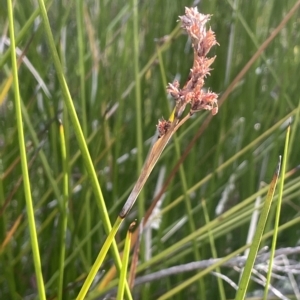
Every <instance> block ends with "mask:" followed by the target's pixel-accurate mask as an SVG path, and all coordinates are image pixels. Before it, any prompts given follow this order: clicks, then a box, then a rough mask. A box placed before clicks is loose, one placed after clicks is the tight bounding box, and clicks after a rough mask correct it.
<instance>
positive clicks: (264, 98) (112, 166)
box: [0, 0, 300, 299]
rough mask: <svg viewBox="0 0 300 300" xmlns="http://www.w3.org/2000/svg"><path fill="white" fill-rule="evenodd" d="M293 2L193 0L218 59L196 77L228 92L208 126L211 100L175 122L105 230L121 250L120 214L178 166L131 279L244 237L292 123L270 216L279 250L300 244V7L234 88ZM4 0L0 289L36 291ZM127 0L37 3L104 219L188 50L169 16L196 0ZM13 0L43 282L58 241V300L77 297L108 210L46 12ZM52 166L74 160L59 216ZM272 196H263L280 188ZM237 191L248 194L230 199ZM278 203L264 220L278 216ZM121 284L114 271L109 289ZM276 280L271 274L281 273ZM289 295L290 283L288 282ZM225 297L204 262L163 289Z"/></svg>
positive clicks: (133, 172) (144, 292)
mask: <svg viewBox="0 0 300 300" xmlns="http://www.w3.org/2000/svg"><path fill="white" fill-rule="evenodd" d="M296 2H297V1H295V0H285V1H278V0H266V1H245V0H243V1H235V2H234V1H230V0H227V1H223V0H222V1H221V0H215V1H212V0H202V1H201V3H200V4H199V5H198V9H199V11H200V12H202V13H205V14H212V15H213V16H212V18H211V21H210V22H209V25H210V26H211V27H212V29H213V30H214V31H215V33H216V38H217V41H218V42H219V44H220V46H217V47H214V48H213V49H212V51H211V52H210V53H209V56H214V55H216V56H217V57H216V60H215V62H214V63H213V65H212V68H213V70H212V71H211V76H210V77H208V78H207V81H206V84H205V86H206V87H207V88H210V89H211V90H212V91H213V92H216V93H219V94H220V97H222V95H223V93H224V92H225V91H227V92H230V93H228V96H227V97H226V99H224V101H223V103H222V105H221V106H220V108H219V113H218V114H217V115H216V116H214V117H213V118H212V119H211V120H210V123H209V124H208V126H203V124H206V122H207V118H208V117H209V113H206V112H201V113H198V114H197V115H195V116H194V117H193V118H192V119H191V120H189V121H188V122H187V123H186V124H184V126H183V127H182V128H180V130H179V131H178V132H177V133H176V136H175V137H174V138H173V139H172V141H171V142H170V143H169V145H168V146H167V148H166V150H165V151H164V153H163V155H162V157H161V158H160V160H159V162H158V164H157V165H156V167H155V169H154V171H153V172H152V174H151V176H150V178H149V180H148V181H147V183H146V185H145V188H144V189H143V192H142V194H141V195H140V197H139V199H138V201H137V203H136V204H135V206H134V207H133V209H132V211H131V213H130V214H129V216H128V218H127V219H126V220H125V222H124V223H123V224H122V226H121V228H120V230H119V231H118V233H117V236H116V240H117V243H118V245H119V249H120V251H121V250H122V249H123V246H124V238H125V236H126V232H127V229H128V226H129V224H130V223H131V222H132V221H133V220H134V219H137V220H138V222H140V221H141V220H142V218H143V216H144V215H145V212H146V210H147V209H148V207H149V206H150V204H151V202H152V200H153V198H154V195H155V191H156V190H160V189H161V187H162V185H163V183H164V182H165V181H166V180H167V178H168V177H169V176H171V175H172V176H173V175H174V177H173V179H172V180H171V181H170V183H169V184H168V185H167V189H166V192H165V194H164V200H163V202H162V204H161V208H162V209H163V210H162V216H161V223H160V225H159V227H158V229H157V230H152V236H151V237H150V238H149V237H144V238H143V239H142V242H141V249H140V255H139V266H138V273H137V275H136V276H137V277H139V276H142V275H145V274H150V273H152V272H155V271H159V270H163V269H165V268H169V267H171V266H175V265H179V264H186V263H189V262H193V261H198V260H204V259H209V258H212V257H224V256H226V255H228V254H230V253H232V252H234V251H235V250H237V249H239V248H240V247H242V246H244V245H245V244H246V238H247V234H248V231H249V223H250V220H251V217H252V216H253V207H254V203H255V200H256V198H257V197H258V196H261V197H262V199H264V198H265V196H266V192H267V188H266V187H265V186H266V184H268V183H270V181H271V180H272V177H273V174H274V170H275V167H276V165H277V162H278V157H279V155H283V149H284V140H285V135H286V128H287V125H288V123H289V122H291V140H290V148H289V153H288V163H287V169H286V170H287V173H286V174H287V175H288V178H287V179H286V186H285V189H284V193H283V199H282V201H283V203H282V211H281V218H280V224H279V225H280V226H282V225H285V227H284V228H282V229H280V228H279V233H278V242H277V246H276V248H282V247H295V246H297V244H298V243H299V234H300V232H299V221H300V218H299V191H300V189H299V186H298V185H299V171H298V169H296V167H297V166H298V165H299V157H300V156H299V153H300V148H299V110H298V106H299V100H300V96H299V95H300V84H299V74H300V64H299V62H300V48H299V47H300V46H299V45H300V30H299V27H300V10H299V8H298V10H297V11H296V12H295V13H294V14H293V16H292V17H291V18H290V19H289V21H288V22H287V23H286V25H285V26H284V27H283V28H282V29H281V30H280V32H279V33H278V34H277V35H276V36H275V38H274V39H273V40H272V41H271V42H270V43H269V44H268V45H267V47H266V49H265V51H260V52H259V55H258V58H257V59H256V60H255V62H254V63H253V64H252V65H251V66H250V67H248V68H246V69H245V71H246V72H245V74H244V75H243V76H241V77H240V78H239V79H238V80H237V81H236V82H235V84H234V85H233V86H231V84H232V83H233V82H234V79H235V78H236V76H237V75H238V74H239V73H240V71H241V70H242V69H243V68H244V67H245V66H246V65H247V63H248V62H249V61H250V59H251V57H252V56H253V55H254V54H255V53H256V51H257V50H258V49H259V47H260V46H261V45H262V44H263V43H264V42H265V41H266V40H267V38H268V37H269V36H270V35H271V33H272V32H273V31H274V29H275V28H276V27H277V26H278V25H279V24H280V22H282V21H283V20H284V19H285V17H286V15H287V13H288V12H289V11H290V9H291V8H292V7H293V6H294V5H295V4H296ZM1 3H2V4H1V6H2V7H3V9H1V10H0V29H1V36H2V38H3V40H2V41H1V49H0V50H1V53H0V79H1V81H0V87H1V90H0V92H1V98H0V101H1V104H0V105H1V106H0V175H1V177H0V205H1V207H0V208H1V215H0V236H1V239H0V240H1V248H0V251H1V252H0V254H1V256H0V269H1V274H0V297H1V298H3V299H35V298H38V296H37V295H38V293H37V287H36V278H35V277H36V275H35V271H34V264H33V254H32V248H31V243H30V231H29V225H28V218H27V214H26V202H25V196H24V195H25V192H24V187H23V181H22V179H23V175H22V170H21V163H20V146H19V142H18V134H17V133H18V131H17V123H16V113H15V102H14V97H15V93H14V92H13V88H12V85H11V82H10V79H11V78H12V64H11V57H10V52H9V47H8V43H9V31H8V6H7V4H6V2H5V1H1ZM134 5H135V2H134V1H131V2H130V1H119V0H117V1H102V0H99V1H56V0H53V1H51V0H49V1H47V2H46V6H47V11H48V17H49V20H50V25H51V29H52V34H53V37H54V41H55V45H56V48H57V51H58V53H59V56H60V61H61V65H62V69H63V72H64V76H65V79H66V83H67V86H68V88H69V91H70V94H71V97H72V100H73V103H74V106H75V109H76V112H77V115H78V118H79V121H80V124H81V127H82V130H83V134H84V137H85V140H86V141H87V143H88V149H89V152H90V155H91V158H92V161H93V163H94V167H95V170H96V172H97V176H98V180H99V183H100V186H101V190H102V193H103V198H104V200H105V204H106V207H107V210H108V212H109V218H110V220H111V223H114V221H115V220H116V218H117V216H118V213H119V211H120V209H121V208H122V205H123V204H124V202H125V200H126V197H127V196H128V194H129V192H130V190H131V188H132V187H133V185H134V183H135V181H136V179H137V177H138V175H139V173H140V169H141V166H142V164H143V161H144V160H145V158H146V157H147V152H148V150H149V149H150V146H151V143H152V142H153V141H154V140H155V130H156V124H157V120H158V119H159V118H161V117H162V116H164V117H165V118H168V116H169V115H170V112H171V109H172V108H173V106H174V103H173V101H172V99H170V98H169V97H168V96H167V94H166V85H167V83H168V82H173V80H174V79H175V78H177V79H178V80H179V81H180V83H181V86H183V84H184V83H185V81H186V79H187V76H188V73H189V70H190V68H191V67H192V61H193V51H192V48H191V45H190V42H189V41H188V39H187V36H186V35H185V34H182V31H181V30H180V29H179V23H178V22H177V20H178V16H179V15H183V14H184V7H185V6H192V2H189V1H188V2H187V1H181V0H180V1H179V0H178V1H174V0H164V1H158V0H152V1H139V3H138V15H137V16H136V15H134V14H133V6H134ZM13 6H14V20H13V22H14V26H15V36H16V43H17V47H18V49H19V50H20V52H22V51H24V58H25V57H26V59H27V61H23V62H22V63H21V64H20V66H19V69H18V77H19V90H20V96H21V103H22V115H23V125H24V133H23V136H24V139H25V143H26V154H27V159H28V172H29V179H30V185H31V196H32V201H33V208H34V216H35V224H36V230H37V238H38V244H39V251H40V257H41V264H42V272H43V279H44V284H45V290H46V293H47V296H48V298H49V299H53V298H54V297H57V295H58V287H59V283H58V280H59V279H58V278H59V277H58V274H59V273H60V270H61V269H60V266H61V252H60V251H61V247H62V245H63V244H65V251H66V252H65V259H66V261H65V270H64V279H63V284H62V286H61V287H60V288H62V295H63V296H62V299H74V298H75V297H76V295H77V294H78V292H79V290H80V288H81V286H82V283H83V280H84V278H85V276H86V274H87V273H88V272H89V270H90V268H91V266H92V264H93V263H94V261H95V258H96V256H97V255H98V253H99V250H100V248H101V247H102V245H103V243H104V241H105V238H106V231H105V226H103V223H102V221H103V220H102V214H103V213H104V212H103V211H99V205H98V204H97V201H96V200H95V194H94V192H93V189H92V185H91V182H90V180H89V178H88V172H87V171H86V168H85V163H84V159H83V157H82V155H81V152H80V150H79V149H80V147H79V143H78V140H77V139H76V135H75V131H76V130H74V124H73V123H72V120H71V119H70V118H69V116H68V109H67V107H66V106H65V104H64V101H63V99H64V97H65V95H64V93H63V92H62V88H61V84H60V83H59V80H58V77H57V70H56V69H55V67H54V64H53V57H52V56H51V52H50V49H49V43H48V40H47V37H46V33H45V27H44V26H43V22H42V18H41V17H36V18H33V20H34V21H33V22H30V19H31V18H32V16H33V13H34V11H35V10H36V9H38V5H37V3H36V1H29V0H25V1H16V2H15V3H14V4H13ZM234 7H236V9H234ZM134 20H135V21H137V27H136V29H137V31H135V30H134ZM25 25H26V26H27V25H28V26H27V27H25ZM136 33H138V34H136ZM169 35H171V38H168V36H169ZM163 37H165V39H162V38H163ZM135 45H137V46H138V54H137V53H136V51H134V49H136V48H135ZM18 57H19V56H18ZM136 61H138V65H136V64H135V62H136ZM230 86H231V88H230V90H228V87H230ZM6 88H8V90H7V92H5V91H6ZM58 119H61V120H62V121H63V128H64V134H65V140H66V155H67V159H66V160H67V162H68V164H67V166H66V168H65V170H64V169H63V165H64V161H63V160H62V155H61V145H62V140H61V137H60V131H59V123H58ZM200 133H201V134H200ZM195 137H197V138H195ZM191 142H192V144H190V143H191ZM191 145H192V147H190V146H191ZM187 149H189V150H188V155H187V156H184V160H183V161H182V164H181V165H180V168H179V170H178V171H174V167H175V166H176V164H177V163H178V162H179V161H180V160H181V159H182V157H183V154H184V153H185V152H186V151H187ZM63 173H64V174H69V196H68V210H67V212H68V213H67V214H66V211H65V210H64V208H63V207H64V204H63V194H64V192H65V190H64V188H65V187H64V186H63V177H62V174H63ZM160 174H162V176H163V178H162V180H159V178H160ZM276 195H277V193H275V197H274V200H277V199H278V198H277V196H276ZM225 196H226V199H227V200H226V203H225V205H224V207H223V209H222V213H223V212H225V211H227V213H226V214H225V215H222V217H221V216H218V215H216V208H217V207H219V206H218V205H219V204H220V200H221V198H224V197H225ZM204 203H205V205H204ZM240 203H244V204H245V205H244V206H237V205H238V204H240ZM235 208H237V209H235ZM274 208H275V206H274V207H272V208H271V212H270V215H269V219H268V222H267V225H266V229H265V233H268V232H270V231H271V230H272V229H273V227H274V225H273V224H274V218H275V210H274ZM66 220H67V229H66V238H65V239H64V238H63V233H64V224H65V223H64V222H66ZM200 229H203V230H200ZM192 234H193V235H192ZM271 237H272V235H269V237H268V238H266V239H263V242H262V244H263V245H265V246H270V245H271V239H270V238H271ZM150 248H151V252H152V253H151V255H150V254H149V252H148V251H149V249H150ZM111 254H112V253H110V252H109V253H108V256H107V257H106V260H105V262H104V264H103V266H102V267H101V270H100V273H99V278H98V280H100V279H101V276H103V275H104V274H105V271H108V270H109V269H110V268H111V266H112V265H113V264H114V261H113V259H112V257H113V256H112V255H111ZM241 254H243V252H241ZM148 255H150V256H151V258H149V257H148ZM297 257H298V258H299V256H293V258H294V259H297ZM218 271H220V270H218ZM199 272H200V271H199V270H197V271H191V272H185V273H181V274H175V275H172V276H167V277H165V278H162V279H159V280H157V281H153V282H151V283H148V284H142V285H139V286H137V287H136V288H135V289H134V290H133V293H132V294H133V298H134V299H158V297H159V296H161V295H163V294H164V293H166V292H167V291H171V290H172V289H173V288H175V287H176V286H178V285H179V284H181V283H184V282H186V281H187V280H189V279H190V278H192V277H193V276H194V275H195V274H197V273H199ZM221 272H222V273H223V274H224V275H226V276H227V277H229V278H230V279H231V280H233V281H234V282H235V283H238V280H239V273H237V272H236V271H234V270H233V269H232V268H221ZM117 283H118V282H117V280H115V281H113V280H111V281H110V284H111V286H112V287H115V286H116V284H117ZM273 283H274V284H275V285H276V284H277V286H278V285H279V284H283V283H286V281H285V280H282V281H280V280H275V281H274V282H273ZM109 286H110V285H109ZM258 289H262V287H261V286H259V285H256V284H255V283H252V284H251V286H250V290H252V291H255V290H258ZM284 291H285V290H284V289H283V288H282V293H284ZM286 293H287V294H289V296H291V294H292V292H291V290H286ZM94 295H95V294H94ZM234 296H235V290H234V289H233V288H232V287H231V286H230V285H229V284H228V283H226V282H222V283H220V282H218V280H217V278H216V277H215V276H214V275H212V274H206V275H205V276H203V277H201V279H199V280H196V281H194V282H193V283H191V284H189V285H188V286H187V287H186V288H185V289H183V290H181V291H178V292H177V293H176V295H174V296H172V299H183V298H185V299H230V298H234ZM93 297H94V296H92V295H90V298H93ZM95 297H96V296H95Z"/></svg>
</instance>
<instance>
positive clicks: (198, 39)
mask: <svg viewBox="0 0 300 300" xmlns="http://www.w3.org/2000/svg"><path fill="white" fill-rule="evenodd" d="M210 17H211V16H210V15H204V14H201V13H199V12H198V9H197V7H194V8H188V7H186V8H185V15H184V16H180V17H179V19H180V21H181V23H182V28H183V29H184V30H185V31H186V32H187V34H188V35H189V36H190V38H191V40H192V46H193V48H194V63H193V67H192V69H191V70H190V74H189V77H188V80H187V82H186V84H185V85H184V87H183V88H182V89H180V86H179V83H178V81H175V82H174V83H173V84H171V83H169V84H168V86H167V92H168V93H169V94H170V95H171V96H172V97H173V98H174V100H175V101H176V106H175V117H177V118H178V119H179V118H180V117H181V115H182V114H183V112H184V110H185V107H186V105H187V104H190V105H191V107H190V113H191V114H193V113H195V112H197V111H200V110H211V111H212V114H213V115H215V114H217V112H218V103H217V98H218V95H217V94H215V93H211V92H207V93H205V92H204V91H203V90H202V88H203V86H204V79H205V78H206V76H208V75H210V73H209V71H211V68H210V65H211V64H212V63H213V62H214V60H215V56H214V57H212V58H208V57H206V55H207V54H208V52H209V51H210V49H211V47H212V46H214V45H218V43H217V41H216V37H215V33H214V32H213V31H212V30H211V28H209V30H206V23H207V22H208V21H209V20H210Z"/></svg>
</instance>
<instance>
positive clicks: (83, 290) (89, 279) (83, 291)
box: [76, 218, 128, 300]
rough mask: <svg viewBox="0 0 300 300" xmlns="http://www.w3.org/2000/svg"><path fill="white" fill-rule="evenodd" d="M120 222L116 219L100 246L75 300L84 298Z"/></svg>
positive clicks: (119, 219)
mask: <svg viewBox="0 0 300 300" xmlns="http://www.w3.org/2000/svg"><path fill="white" fill-rule="evenodd" d="M122 220H123V219H121V218H117V220H116V222H115V224H114V226H113V228H112V230H111V231H110V233H109V235H108V236H107V238H106V240H105V243H104V245H103V246H102V248H101V250H100V253H99V254H98V257H97V258H96V261H95V262H94V265H93V266H92V268H91V270H90V272H89V274H88V276H87V278H86V280H85V282H84V284H83V286H82V288H81V290H80V292H79V294H78V296H77V298H76V299H77V300H83V299H84V298H85V296H86V294H87V292H88V290H89V288H90V286H91V284H92V283H93V280H94V278H95V276H96V274H97V272H98V270H99V268H100V266H101V264H102V263H103V261H104V259H105V256H106V254H107V252H108V250H109V248H110V245H111V244H112V242H113V240H114V238H115V235H116V232H117V231H118V229H119V227H120V225H121V223H122ZM121 269H122V268H121ZM127 296H128V295H127Z"/></svg>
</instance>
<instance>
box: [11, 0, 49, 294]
mask: <svg viewBox="0 0 300 300" xmlns="http://www.w3.org/2000/svg"><path fill="white" fill-rule="evenodd" d="M7 8H8V19H9V33H10V42H11V48H12V49H15V48H16V43H15V33H14V17H13V8H12V1H10V0H7ZM11 61H12V72H13V79H14V80H13V87H14V93H15V97H14V99H15V111H16V119H17V128H18V138H19V149H20V157H21V166H22V174H23V182H24V192H25V200H26V209H27V216H28V224H29V232H30V239H31V247H32V252H33V261H34V267H35V276H36V281H37V287H38V294H39V299H41V300H43V299H46V294H45V286H44V280H43V275H42V274H43V272H42V267H41V259H40V252H39V246H38V239H37V231H36V226H35V219H34V210H33V203H32V197H31V187H30V181H29V174H28V164H27V157H26V146H25V139H24V129H23V121H22V111H21V97H20V90H19V81H18V66H17V60H16V55H15V51H12V52H11Z"/></svg>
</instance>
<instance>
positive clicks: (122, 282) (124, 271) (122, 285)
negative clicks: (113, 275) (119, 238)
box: [117, 222, 136, 300]
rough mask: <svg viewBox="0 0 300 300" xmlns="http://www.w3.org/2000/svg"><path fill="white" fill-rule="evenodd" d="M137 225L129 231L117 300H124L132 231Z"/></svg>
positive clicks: (130, 227)
mask: <svg viewBox="0 0 300 300" xmlns="http://www.w3.org/2000/svg"><path fill="white" fill-rule="evenodd" d="M135 225H136V223H135V222H133V223H132V224H130V226H129V229H128V231H127V236H126V239H125V246H124V252H123V259H122V269H121V274H120V278H119V287H118V294H117V300H122V299H124V288H125V282H126V275H127V267H128V261H129V254H130V241H131V233H132V230H133V228H134V227H135Z"/></svg>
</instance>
